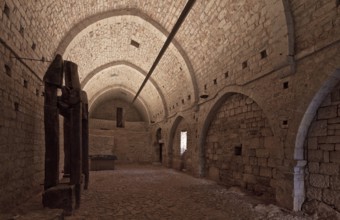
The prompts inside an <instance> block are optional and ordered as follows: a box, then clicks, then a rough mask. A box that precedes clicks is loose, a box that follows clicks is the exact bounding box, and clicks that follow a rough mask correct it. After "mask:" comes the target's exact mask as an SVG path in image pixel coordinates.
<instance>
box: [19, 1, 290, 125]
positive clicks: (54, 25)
mask: <svg viewBox="0 0 340 220" xmlns="http://www.w3.org/2000/svg"><path fill="white" fill-rule="evenodd" d="M18 1H19V2H20V5H22V6H23V7H22V8H26V9H27V10H28V11H30V13H24V12H23V13H21V14H25V15H26V16H27V18H25V21H31V22H28V23H23V24H21V25H23V26H24V27H26V29H27V30H32V32H31V33H30V32H29V31H28V33H27V34H28V35H29V36H31V38H32V41H34V42H35V43H37V47H38V48H37V50H36V53H39V52H40V51H50V54H44V55H45V56H46V57H50V58H52V57H53V56H54V55H55V54H57V53H59V54H62V55H63V57H64V59H67V60H71V61H73V62H75V63H77V64H78V66H79V75H80V80H81V83H82V86H83V88H84V90H85V91H87V93H88V96H89V100H90V105H92V104H95V103H98V100H105V99H103V98H100V97H101V96H105V97H106V96H108V95H107V94H111V95H113V96H114V94H116V93H123V94H129V95H126V96H120V97H126V98H125V99H126V100H127V101H131V100H132V98H133V96H134V94H136V93H137V91H138V89H139V87H140V86H141V84H142V82H143V80H144V78H145V75H146V74H147V73H148V71H149V69H150V67H151V66H152V64H153V62H154V60H155V59H156V57H157V55H158V53H159V51H160V49H161V48H162V46H163V44H164V42H165V40H166V38H167V36H168V35H169V33H170V31H171V30H172V27H173V26H174V24H175V23H176V21H177V19H178V17H179V15H180V13H181V12H182V10H183V8H184V6H185V4H186V2H187V1H186V0H143V1H141V0H111V1H107V0H82V1H79V0H68V1H64V0H18ZM35 30H44V31H35ZM278 30H279V31H278ZM287 32H288V30H287V26H286V20H285V15H284V7H283V4H282V1H281V0H273V1H270V2H269V1H266V0H258V1H256V4H254V2H253V1H252V0H237V1H236V0H224V1H205V0H198V1H196V3H195V4H194V6H193V8H192V10H191V11H190V12H189V15H188V17H187V18H186V20H185V21H184V23H183V25H182V27H181V28H180V29H179V31H178V33H177V35H176V36H175V38H174V40H173V41H172V43H171V45H170V46H169V48H168V50H167V51H166V53H165V54H164V56H163V58H162V59H161V61H160V63H159V65H158V66H157V68H156V69H155V71H154V73H153V75H152V76H151V78H150V80H149V81H148V83H147V84H146V86H145V88H144V89H143V91H142V92H141V94H140V96H139V98H138V103H139V104H136V105H137V106H138V108H143V109H140V110H141V112H147V113H146V115H148V119H149V120H150V121H161V120H163V119H164V118H166V117H169V116H171V115H173V114H176V112H180V111H184V110H187V109H190V108H192V109H193V110H194V109H196V106H197V104H199V103H200V102H201V101H202V100H200V98H199V96H200V94H201V93H202V92H208V93H210V94H216V93H217V92H218V91H219V90H221V89H223V87H224V86H228V85H243V84H245V83H247V81H251V80H253V79H256V78H257V77H261V75H259V74H258V73H261V74H262V73H263V72H264V73H265V72H266V71H263V70H261V69H259V67H258V66H257V65H256V62H257V61H258V60H259V58H258V56H259V55H258V54H259V51H261V50H263V49H266V50H267V52H268V53H270V54H271V59H268V60H267V61H261V62H268V67H272V66H275V65H280V64H282V63H283V62H286V56H287V55H289V47H288V43H289V42H288V36H287V35H288V34H287ZM132 41H134V42H137V43H138V44H139V45H138V46H137V47H136V45H133V44H134V43H131V42H132ZM268 42H269V44H268ZM28 45H30V42H28ZM21 46H22V47H27V45H21ZM273 48H276V49H275V50H274V49H273ZM245 60H247V61H248V63H249V64H250V65H249V66H250V67H249V68H247V69H244V68H242V65H241V64H242V62H243V61H245ZM261 64H262V63H261ZM262 66H263V65H262ZM264 66H265V65H264ZM268 71H270V69H268ZM214 84H215V86H212V85H214ZM105 94H106V95H105Z"/></svg>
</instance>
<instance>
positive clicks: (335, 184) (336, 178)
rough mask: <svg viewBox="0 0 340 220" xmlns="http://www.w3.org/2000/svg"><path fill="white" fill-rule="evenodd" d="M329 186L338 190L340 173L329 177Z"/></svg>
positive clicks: (339, 188) (339, 187)
mask: <svg viewBox="0 0 340 220" xmlns="http://www.w3.org/2000/svg"><path fill="white" fill-rule="evenodd" d="M329 182H330V188H331V189H334V190H338V191H339V190H340V175H339V174H338V175H336V176H331V177H330V180H329Z"/></svg>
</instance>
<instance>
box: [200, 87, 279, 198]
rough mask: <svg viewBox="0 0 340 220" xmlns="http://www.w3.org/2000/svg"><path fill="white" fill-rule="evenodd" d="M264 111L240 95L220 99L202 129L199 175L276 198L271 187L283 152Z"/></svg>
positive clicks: (233, 93)
mask: <svg viewBox="0 0 340 220" xmlns="http://www.w3.org/2000/svg"><path fill="white" fill-rule="evenodd" d="M268 120H269V119H268V118H267V115H266V114H265V112H264V111H263V109H262V108H261V107H260V106H259V104H258V103H256V102H255V101H254V100H253V99H252V98H250V97H249V96H246V95H244V94H241V93H235V92H229V93H225V94H224V95H222V96H221V97H220V98H219V99H218V100H217V101H216V102H215V104H214V105H213V107H212V108H211V110H210V112H209V114H208V116H207V118H206V121H205V123H204V125H203V128H202V135H201V137H200V143H199V147H200V148H199V152H200V154H201V155H200V159H201V175H205V176H207V177H208V178H210V179H213V180H215V181H218V182H221V183H223V184H231V185H238V186H241V187H244V188H246V189H248V190H251V191H253V192H255V193H259V194H267V195H270V196H272V197H275V195H276V188H275V186H274V185H273V184H272V183H273V182H275V181H277V180H278V179H277V178H278V176H277V175H275V174H276V171H277V169H279V167H280V166H282V164H283V161H284V152H283V148H281V147H280V145H279V139H278V138H276V137H275V136H274V132H273V130H272V128H271V126H270V124H269V121H268Z"/></svg>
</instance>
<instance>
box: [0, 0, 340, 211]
mask: <svg viewBox="0 0 340 220" xmlns="http://www.w3.org/2000/svg"><path fill="white" fill-rule="evenodd" d="M186 2H187V1H186V0H175V1H169V0H161V1H160V0H144V1H133V0H120V1H118V0H112V1H101V0H85V1H76V0H69V1H62V0H35V1H33V0H32V1H26V0H1V1H0V9H1V10H0V57H1V59H0V73H1V77H0V96H1V99H0V110H1V112H2V113H1V114H0V189H1V191H0V193H1V197H0V207H1V210H0V211H4V210H7V209H10V208H13V206H15V205H20V204H21V203H22V202H23V201H25V200H27V198H30V197H32V196H33V195H35V194H37V193H38V192H40V191H41V190H42V189H41V183H42V182H43V179H44V149H45V147H44V121H43V119H44V111H43V109H44V107H43V105H44V97H43V95H44V94H43V91H44V86H43V81H42V78H43V75H44V74H45V72H46V70H47V67H48V65H49V62H48V61H51V60H53V59H54V57H55V55H56V54H60V55H62V56H63V59H64V60H70V61H72V62H75V63H76V64H77V65H78V72H79V77H80V82H81V86H82V89H83V90H84V91H86V92H87V95H88V100H89V112H90V122H89V123H90V146H89V147H90V155H98V154H103V155H115V156H116V157H117V158H118V160H117V161H116V162H117V164H131V163H134V164H152V163H161V165H163V166H164V167H168V168H172V169H176V170H182V171H185V172H186V173H187V174H189V175H192V176H195V177H202V178H208V179H211V180H214V181H216V182H218V183H222V184H225V185H230V186H239V187H241V188H243V189H245V190H248V191H250V192H253V193H255V194H257V195H258V194H265V195H268V196H270V197H272V198H273V200H274V201H275V202H276V203H277V204H278V205H279V206H281V207H285V208H287V209H290V210H294V211H299V210H302V209H303V208H304V207H310V206H313V205H314V207H318V206H322V207H328V209H331V210H334V211H335V212H340V6H339V4H340V3H339V1H337V0H323V1H316V0H272V1H266V0H258V1H251V0H238V1H234V0H223V1H218V0H214V1H213V0H211V1H202V0H197V1H196V2H195V4H194V5H193V7H192V8H191V10H190V12H189V14H188V16H187V17H186V18H185V20H184V22H183V24H182V26H181V27H180V29H179V30H178V32H177V34H176V35H175V37H174V39H173V40H172V42H171V43H170V45H169V47H168V49H167V50H166V52H165V54H164V56H163V57H162V59H161V60H160V62H159V64H158V65H157V67H156V69H155V71H154V72H153V74H152V76H151V77H150V79H149V80H148V82H147V83H146V84H145V87H144V88H143V90H142V91H141V93H140V95H139V96H138V97H137V99H136V101H135V102H132V100H133V98H134V97H135V95H136V93H137V91H138V89H139V87H140V86H141V84H142V82H143V80H144V79H145V77H146V75H147V73H148V72H149V70H150V68H151V66H152V64H153V62H154V61H155V59H156V57H157V55H158V53H159V51H160V49H161V48H162V46H163V44H164V42H165V41H166V39H167V37H168V35H169V33H170V32H171V30H172V28H173V26H174V25H175V23H176V21H177V19H178V17H179V15H180V14H181V12H182V10H183V8H184V7H185V5H186ZM24 58H30V59H24ZM31 59H36V60H31ZM39 60H40V61H39ZM60 120H61V121H62V120H63V118H62V117H61V116H60ZM117 120H118V121H117ZM183 132H186V135H187V136H186V141H185V142H186V149H185V151H184V152H182V151H181V133H183ZM61 133H62V132H61ZM182 142H183V140H182ZM61 163H62V161H61ZM61 167H62V166H61ZM60 170H62V168H61V169H60Z"/></svg>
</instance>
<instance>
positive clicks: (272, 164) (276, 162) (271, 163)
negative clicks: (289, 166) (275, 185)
mask: <svg viewBox="0 0 340 220" xmlns="http://www.w3.org/2000/svg"><path fill="white" fill-rule="evenodd" d="M281 165H282V159H273V158H268V166H269V167H278V166H281Z"/></svg>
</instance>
